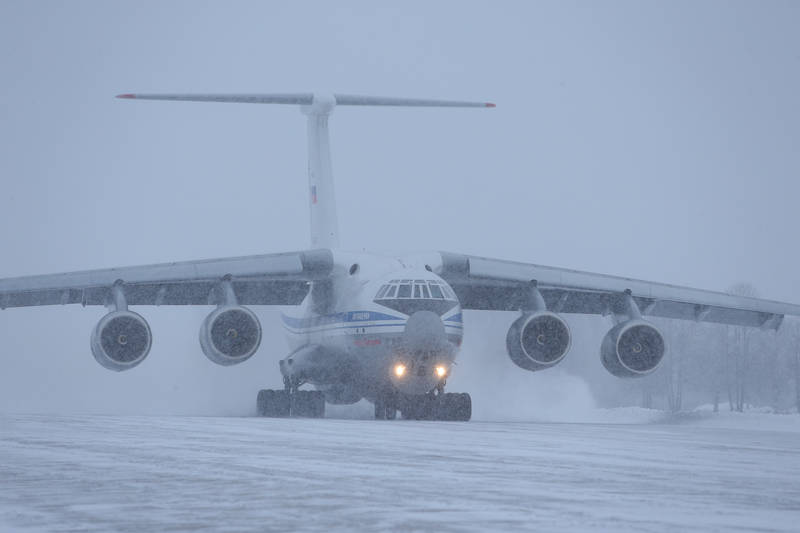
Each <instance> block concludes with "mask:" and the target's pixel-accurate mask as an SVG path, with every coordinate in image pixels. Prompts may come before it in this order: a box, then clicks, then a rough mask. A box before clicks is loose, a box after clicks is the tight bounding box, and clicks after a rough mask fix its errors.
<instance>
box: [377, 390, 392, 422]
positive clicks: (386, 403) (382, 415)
mask: <svg viewBox="0 0 800 533" xmlns="http://www.w3.org/2000/svg"><path fill="white" fill-rule="evenodd" d="M395 398H396V397H395V396H394V395H391V394H389V395H379V396H378V397H377V398H375V420H394V419H395V418H397V401H396V400H395Z"/></svg>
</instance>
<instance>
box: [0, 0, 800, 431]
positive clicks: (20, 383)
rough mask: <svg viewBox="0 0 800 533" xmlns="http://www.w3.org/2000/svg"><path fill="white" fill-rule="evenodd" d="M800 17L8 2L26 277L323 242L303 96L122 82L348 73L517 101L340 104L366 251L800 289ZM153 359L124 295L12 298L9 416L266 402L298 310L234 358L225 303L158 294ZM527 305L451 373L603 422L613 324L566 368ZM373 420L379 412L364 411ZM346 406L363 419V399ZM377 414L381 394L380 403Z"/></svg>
mask: <svg viewBox="0 0 800 533" xmlns="http://www.w3.org/2000/svg"><path fill="white" fill-rule="evenodd" d="M799 10H800V8H798V5H797V4H795V3H792V2H771V3H769V4H766V5H764V4H759V3H755V2H703V3H689V2H676V3H653V2H650V3H642V2H633V1H631V2H612V3H604V4H595V3H590V2H537V3H529V2H506V3H503V4H497V3H493V2H437V3H429V2H403V3H402V4H398V5H397V6H378V5H375V4H374V3H372V2H351V3H348V4H347V6H346V7H341V6H336V5H334V3H321V2H320V3H309V2H292V3H277V2H272V3H262V2H236V3H234V4H229V3H222V2H220V3H217V4H210V5H208V4H199V3H196V2H168V3H162V2H136V3H135V4H131V3H122V2H116V3H110V2H99V1H98V2H71V3H60V2H22V1H5V2H3V3H2V4H0V46H2V50H3V53H2V54H0V72H2V81H3V83H2V84H0V102H2V104H0V105H1V106H2V111H1V112H0V179H2V184H3V192H4V196H3V203H2V209H0V250H2V252H1V253H0V277H8V276H18V275H27V274H36V273H48V272H59V271H69V270H80V269H88V268H102V267H112V266H120V265H133V264H147V263H156V262H165V261H173V260H184V259H199V258H209V257H225V256H233V255H246V254H254V253H267V252H279V251H287V250H297V249H303V248H305V247H307V246H308V216H307V212H306V204H305V202H306V198H305V195H306V176H305V168H306V162H305V149H306V145H305V131H304V120H303V117H302V116H301V115H300V114H299V113H298V111H297V110H296V109H292V108H283V107H279V106H244V105H241V106H235V105H222V104H220V105H214V104H207V105H203V104H179V103H156V102H129V101H119V100H115V99H113V98H112V97H113V95H115V94H118V93H122V92H170V91H173V92H177V91H183V92H282V91H306V90H316V89H323V90H331V91H338V92H352V93H363V94H376V95H392V96H395V95H396V96H420V97H437V98H457V99H479V100H484V99H485V100H490V101H494V102H496V103H497V105H498V107H497V108H496V109H494V110H483V109H481V110H428V109H424V110H404V109H339V110H337V111H336V113H335V115H334V117H333V118H332V123H331V124H332V126H331V131H332V136H333V139H332V142H333V164H334V175H335V179H336V187H337V196H338V204H339V213H340V229H341V234H342V238H343V245H344V246H345V247H347V248H349V249H356V250H360V249H362V248H365V249H379V250H386V249H398V250H418V249H422V250H450V251H455V252H464V253H473V254H478V255H486V256H492V257H498V258H506V259H513V260H520V261H528V262H535V263H541V264H550V265H554V266H562V267H569V268H577V269H582V270H589V271H595V272H602V273H609V274H617V275H625V276H630V277H636V278H641V279H648V280H655V281H664V282H670V283H676V284H683V285H689V286H696V287H702V288H708V289H715V290H724V289H726V288H727V287H728V286H730V285H731V284H732V283H735V282H738V281H742V280H744V281H749V282H751V283H753V284H754V285H755V286H756V287H757V288H758V290H759V293H760V294H761V295H762V296H763V297H766V298H771V299H777V300H785V301H792V302H800V285H798V284H797V271H798V264H799V263H800V261H799V260H798V259H799V255H800V254H799V253H798V246H797V239H796V229H797V228H798V227H800V210H797V209H796V202H797V198H798V197H800V181H798V180H797V177H798V176H799V175H800V151H798V150H797V146H798V145H800V106H798V104H797V95H798V94H800V75H799V74H798V67H800V33H798V32H797V28H798V22H800V11H799ZM141 311H142V312H143V314H144V315H145V316H146V318H147V319H148V320H149V322H150V324H151V326H152V329H153V333H154V336H155V337H154V345H153V350H152V352H151V354H150V356H149V357H148V359H147V360H146V361H145V362H144V363H143V364H142V365H140V366H139V367H137V368H136V369H134V370H132V371H130V372H127V373H120V374H116V373H112V372H108V371H107V370H105V369H103V368H101V367H100V366H99V365H97V364H96V362H95V361H94V360H93V358H92V357H91V355H90V352H89V346H88V338H89V333H90V331H91V329H92V328H93V327H94V325H95V324H96V322H97V320H98V319H99V318H100V317H101V316H102V314H103V313H104V310H103V309H100V308H88V309H82V308H80V307H75V306H71V307H52V308H39V309H12V310H7V311H4V312H2V313H0V343H2V344H0V346H2V351H1V352H0V353H2V358H3V365H2V367H1V368H0V411H4V412H61V413H72V412H90V413H142V414H154V413H164V414H203V415H206V414H207V415H243V414H250V413H252V412H253V403H254V398H255V394H256V391H257V390H258V389H259V388H263V387H270V386H272V387H275V386H279V385H280V380H279V376H278V368H277V361H278V360H279V359H280V358H281V357H283V356H285V355H286V350H287V347H286V344H285V342H284V340H283V337H282V331H281V329H280V327H279V323H278V321H277V311H276V310H272V309H266V308H262V309H257V312H258V314H259V317H260V318H261V320H262V324H263V326H264V329H265V341H264V343H263V344H262V347H261V349H260V351H259V353H258V354H257V355H256V356H255V357H254V358H252V359H251V360H250V361H248V362H246V363H244V364H242V365H239V366H236V367H232V368H222V367H218V366H215V365H214V364H213V363H211V362H209V361H208V360H207V359H206V358H205V357H204V356H203V355H202V353H201V352H200V348H199V345H198V341H197V330H198V327H199V324H200V322H201V321H202V319H203V317H204V316H205V314H206V313H207V312H208V311H209V309H189V308H178V309H173V308H153V309H150V308H145V309H142V310H141ZM512 319H513V315H512V314H498V315H491V316H487V314H485V313H483V314H482V313H467V314H466V321H467V322H466V326H467V332H466V337H465V344H464V348H463V352H462V354H461V357H460V360H459V364H458V367H457V369H456V371H455V373H454V376H453V378H452V380H451V383H450V386H451V387H452V388H453V390H465V391H469V392H471V393H472V394H473V400H474V403H475V410H474V412H475V417H476V418H479V419H544V420H583V419H586V418H587V417H591V416H592V413H593V412H594V411H593V410H594V408H595V407H596V405H595V401H594V399H593V398H592V393H591V392H590V391H591V390H595V391H596V390H598V387H601V388H606V389H607V388H620V389H624V388H626V387H631V386H632V385H630V384H629V383H627V382H625V383H623V382H620V381H618V380H615V379H614V378H611V377H609V376H607V375H605V374H604V373H603V371H602V369H601V368H600V363H599V360H598V357H597V351H598V346H599V342H600V339H601V338H602V335H603V333H604V332H605V331H606V329H607V328H608V327H609V324H608V323H607V322H605V321H604V320H603V319H601V318H598V317H591V318H587V317H569V320H570V325H571V327H572V330H573V333H574V337H575V339H574V343H573V349H572V352H571V353H570V355H569V357H568V360H567V361H566V362H565V363H564V364H563V365H561V367H560V368H558V369H556V370H553V371H550V372H543V373H527V372H524V371H522V370H519V369H517V368H516V367H514V366H513V364H512V363H511V362H510V361H509V360H508V358H507V356H506V355H505V349H504V339H505V330H506V329H507V327H508V325H509V324H510V322H511V320H512ZM359 409H360V411H359ZM332 411H333V412H334V413H338V414H341V415H342V416H345V415H348V413H349V415H352V413H353V412H354V411H352V410H350V411H349V412H345V413H343V412H341V410H336V409H334V410H332ZM364 412H368V409H366V407H365V406H363V405H361V406H358V407H357V408H356V410H355V413H356V416H357V415H358V414H359V413H361V414H363V413H364Z"/></svg>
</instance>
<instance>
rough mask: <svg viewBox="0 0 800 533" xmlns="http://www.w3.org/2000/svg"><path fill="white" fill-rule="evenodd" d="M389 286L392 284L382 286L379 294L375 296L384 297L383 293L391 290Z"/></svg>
mask: <svg viewBox="0 0 800 533" xmlns="http://www.w3.org/2000/svg"><path fill="white" fill-rule="evenodd" d="M389 287H390V285H384V286H383V287H381V290H379V291H378V294H377V295H376V296H375V298H376V299H377V298H383V295H384V294H386V293H387V292H389Z"/></svg>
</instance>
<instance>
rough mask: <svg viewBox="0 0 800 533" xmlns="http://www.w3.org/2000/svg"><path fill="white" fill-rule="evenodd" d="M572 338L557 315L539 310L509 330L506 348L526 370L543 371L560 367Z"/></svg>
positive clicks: (520, 319)
mask: <svg viewBox="0 0 800 533" xmlns="http://www.w3.org/2000/svg"><path fill="white" fill-rule="evenodd" d="M570 343H571V336H570V333H569V328H568V327H567V323H566V322H564V320H562V319H561V318H560V317H559V316H558V315H556V314H554V313H550V312H547V311H540V312H537V313H533V314H530V315H523V316H521V317H519V318H518V319H517V320H516V321H515V322H514V323H513V324H511V327H510V328H509V330H508V335H506V349H507V350H508V355H509V357H511V360H512V361H513V362H514V364H516V365H517V366H518V367H520V368H524V369H525V370H531V371H535V370H543V369H545V368H550V367H551V366H554V365H556V364H558V363H559V362H560V361H561V360H562V359H563V358H564V356H565V355H566V354H567V351H569V347H570Z"/></svg>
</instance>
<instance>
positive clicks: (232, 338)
mask: <svg viewBox="0 0 800 533" xmlns="http://www.w3.org/2000/svg"><path fill="white" fill-rule="evenodd" d="M259 344H261V323H259V321H258V318H257V317H256V315H255V313H253V312H252V311H251V310H250V309H248V308H246V307H242V306H239V305H225V306H221V307H218V308H217V309H215V310H214V311H213V312H212V313H211V314H210V315H208V316H207V317H206V319H205V320H204V321H203V325H202V326H201V327H200V346H201V347H202V348H203V353H204V354H206V357H208V358H209V359H211V360H212V361H214V362H215V363H217V364H218V365H224V366H230V365H235V364H238V363H241V362H243V361H246V360H247V359H249V358H250V356H252V355H253V354H254V353H256V350H258V346H259Z"/></svg>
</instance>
